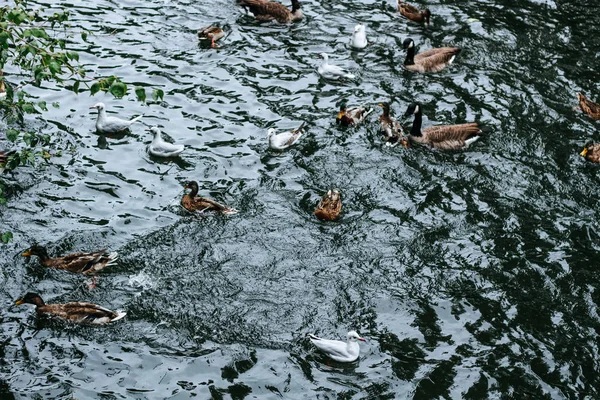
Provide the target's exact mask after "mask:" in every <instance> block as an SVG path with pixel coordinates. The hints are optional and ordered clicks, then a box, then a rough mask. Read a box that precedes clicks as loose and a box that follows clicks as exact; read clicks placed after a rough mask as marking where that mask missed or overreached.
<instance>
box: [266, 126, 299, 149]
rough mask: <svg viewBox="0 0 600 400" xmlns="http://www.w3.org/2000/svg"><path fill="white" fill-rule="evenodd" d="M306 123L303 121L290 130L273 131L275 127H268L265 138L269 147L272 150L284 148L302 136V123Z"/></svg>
mask: <svg viewBox="0 0 600 400" xmlns="http://www.w3.org/2000/svg"><path fill="white" fill-rule="evenodd" d="M305 124H306V123H305V122H303V123H302V125H300V126H299V127H298V128H296V129H292V130H291V131H286V132H281V133H275V132H276V131H275V128H269V129H268V130H267V140H268V141H269V147H270V148H272V149H273V150H285V149H287V148H288V147H290V146H291V145H293V144H294V143H296V142H297V141H298V139H300V137H301V136H302V133H303V130H304V125H305Z"/></svg>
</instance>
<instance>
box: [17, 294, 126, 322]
mask: <svg viewBox="0 0 600 400" xmlns="http://www.w3.org/2000/svg"><path fill="white" fill-rule="evenodd" d="M24 303H27V304H33V305H35V311H36V312H37V314H38V315H43V314H47V315H50V316H54V317H58V318H60V319H63V320H65V321H70V322H75V323H78V324H92V325H102V324H107V323H109V322H115V321H118V320H120V319H121V318H123V317H125V315H127V313H126V312H123V311H111V310H108V309H106V308H104V307H100V306H97V305H96V304H92V303H81V302H73V303H65V304H46V303H44V300H42V298H41V297H40V295H39V294H37V293H27V294H26V295H25V296H23V297H22V298H20V299H19V300H17V301H16V302H15V305H17V306H18V305H21V304H24Z"/></svg>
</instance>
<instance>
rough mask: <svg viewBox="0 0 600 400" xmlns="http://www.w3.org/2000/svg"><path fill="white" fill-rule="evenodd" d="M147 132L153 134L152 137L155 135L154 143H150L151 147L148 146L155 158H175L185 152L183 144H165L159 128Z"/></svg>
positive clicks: (155, 127) (154, 127)
mask: <svg viewBox="0 0 600 400" xmlns="http://www.w3.org/2000/svg"><path fill="white" fill-rule="evenodd" d="M146 131H147V132H152V135H154V138H153V139H152V143H150V146H148V151H149V152H150V154H152V155H153V156H156V157H175V156H177V155H179V154H180V153H181V152H182V151H183V150H185V147H184V146H183V145H182V144H171V143H169V142H165V141H164V140H163V138H162V133H161V131H160V129H159V128H158V127H157V126H153V127H152V128H150V129H147V130H146Z"/></svg>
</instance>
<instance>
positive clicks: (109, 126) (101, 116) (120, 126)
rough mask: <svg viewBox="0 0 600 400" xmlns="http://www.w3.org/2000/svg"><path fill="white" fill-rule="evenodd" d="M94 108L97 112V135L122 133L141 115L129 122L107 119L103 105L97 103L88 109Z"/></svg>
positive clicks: (119, 119)
mask: <svg viewBox="0 0 600 400" xmlns="http://www.w3.org/2000/svg"><path fill="white" fill-rule="evenodd" d="M93 108H95V109H96V110H98V119H97V120H96V131H98V132H99V133H118V132H123V131H125V130H127V129H129V127H130V126H131V124H133V123H134V122H136V121H138V120H139V119H140V118H142V115H139V116H137V117H135V118H133V119H131V120H129V121H127V120H125V119H121V118H117V117H109V116H108V115H106V110H105V108H106V107H105V106H104V103H97V104H95V105H93V106H91V107H90V109H93Z"/></svg>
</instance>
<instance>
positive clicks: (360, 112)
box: [335, 100, 373, 126]
mask: <svg viewBox="0 0 600 400" xmlns="http://www.w3.org/2000/svg"><path fill="white" fill-rule="evenodd" d="M372 112H373V109H372V108H369V109H367V108H366V107H361V106H356V107H348V102H347V101H346V100H342V103H341V104H340V112H339V113H338V114H337V117H336V118H335V122H336V123H337V124H338V125H343V126H349V125H357V124H359V123H361V122H362V121H364V119H365V118H366V117H367V116H368V115H369V114H371V113H372Z"/></svg>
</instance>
